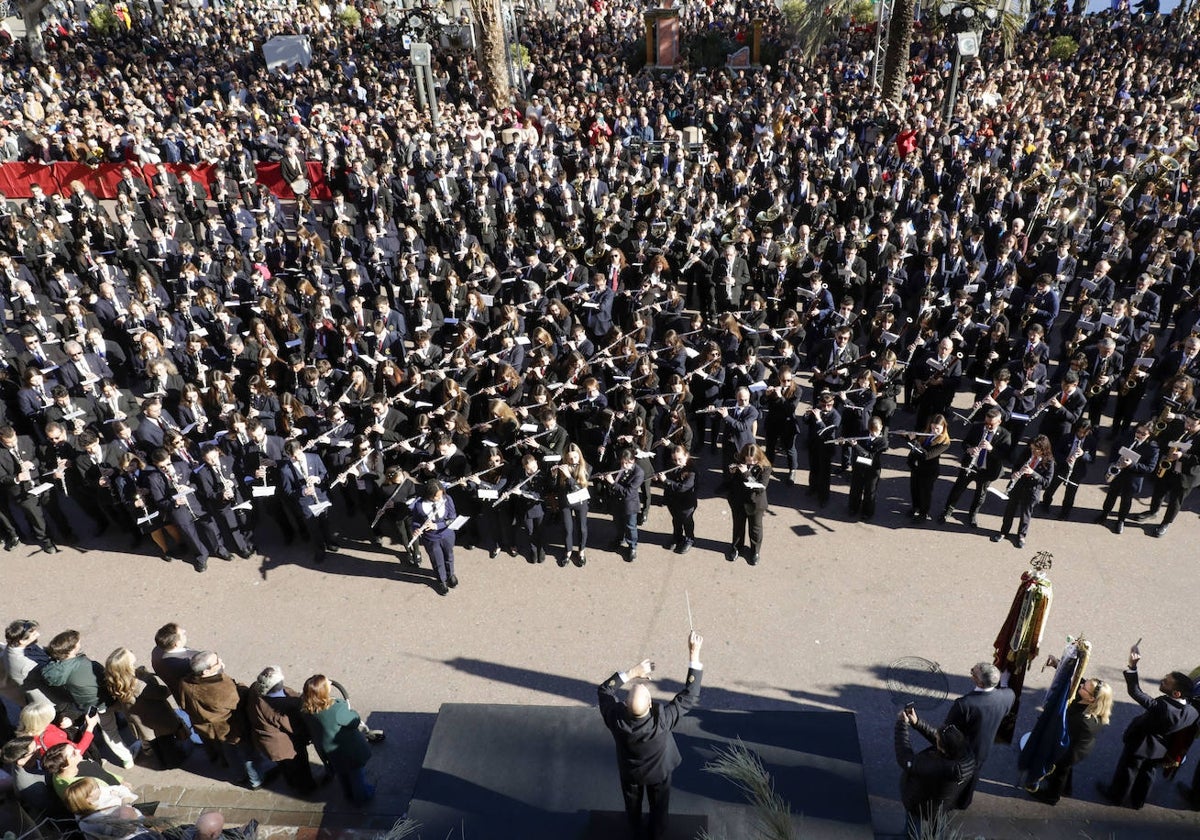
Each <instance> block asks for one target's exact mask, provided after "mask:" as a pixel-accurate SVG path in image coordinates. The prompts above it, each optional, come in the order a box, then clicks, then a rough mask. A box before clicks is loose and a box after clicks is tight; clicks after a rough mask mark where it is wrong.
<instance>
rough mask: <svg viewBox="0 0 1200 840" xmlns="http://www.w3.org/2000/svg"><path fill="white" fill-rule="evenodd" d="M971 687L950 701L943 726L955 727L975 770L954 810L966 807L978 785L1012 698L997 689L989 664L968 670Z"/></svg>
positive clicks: (996, 677) (997, 680)
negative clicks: (965, 740)
mask: <svg viewBox="0 0 1200 840" xmlns="http://www.w3.org/2000/svg"><path fill="white" fill-rule="evenodd" d="M971 680H972V682H974V683H975V688H974V689H972V690H971V692H970V693H969V694H964V695H963V696H962V697H959V698H958V699H957V700H955V701H954V705H952V706H951V707H950V711H949V712H948V713H947V714H946V721H945V723H944V724H942V725H943V727H945V726H954V727H956V728H957V729H958V730H959V731H960V732H962V734H963V735H964V736H966V739H967V743H968V744H969V745H970V748H971V754H972V755H973V756H975V767H974V771H973V772H972V773H971V778H970V781H969V782H968V783H967V785H966V787H964V788H963V789H962V791H961V792H960V793H959V796H958V803H957V805H958V807H959V808H967V807H969V806H970V804H971V799H972V797H974V795H975V786H976V785H978V784H979V772H980V771H981V770H982V769H983V765H984V763H985V762H987V757H988V753H989V752H991V749H992V742H993V741H995V740H996V732H997V730H999V729H1000V723H1001V721H1003V720H1004V716H1005V715H1007V714H1008V711H1009V709H1011V708H1012V705H1013V702H1014V700H1015V697H1014V695H1013V692H1012V689H1011V688H1007V687H1005V688H1001V687H1000V670H999V669H998V668H997V667H996V666H995V665H993V664H992V663H990V662H979V663H977V664H976V665H975V667H974V668H972V669H971Z"/></svg>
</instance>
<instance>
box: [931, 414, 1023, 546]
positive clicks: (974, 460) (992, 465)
mask: <svg viewBox="0 0 1200 840" xmlns="http://www.w3.org/2000/svg"><path fill="white" fill-rule="evenodd" d="M1003 419H1004V414H1003V412H1002V411H1001V410H1000V409H999V408H989V409H988V410H987V413H985V414H984V415H983V422H982V423H980V424H978V425H976V426H973V427H972V428H971V431H969V432H968V433H967V436H966V438H964V439H963V457H962V464H961V466H960V467H959V470H958V477H957V478H956V479H955V480H954V486H953V487H951V488H950V495H949V496H947V497H946V509H945V510H944V511H942V515H941V516H939V517H938V522H945V521H946V520H947V519H949V518H950V517H951V516H953V515H954V514H955V513H956V511H955V510H954V505H955V504H956V503H957V502H958V500H959V498H960V497H961V496H962V494H963V492H964V491H965V490H966V489H967V488H968V487H969V486H971V485H972V484H973V485H975V492H974V494H973V495H972V497H971V506H970V508H968V510H967V524H968V525H969V526H971V527H972V528H978V527H979V520H978V518H977V517H978V514H979V508H980V507H982V506H983V498H984V494H985V493H986V492H987V489H988V486H989V485H990V484H991V483H992V482H993V481H995V480H996V479H997V478H999V477H1000V472H1001V470H1002V469H1004V465H1005V463H1007V462H1008V456H1009V451H1010V450H1011V449H1012V435H1010V434H1009V433H1008V430H1007V429H1005V428H1004V427H1003V426H1002V425H1001V422H1002V421H1003Z"/></svg>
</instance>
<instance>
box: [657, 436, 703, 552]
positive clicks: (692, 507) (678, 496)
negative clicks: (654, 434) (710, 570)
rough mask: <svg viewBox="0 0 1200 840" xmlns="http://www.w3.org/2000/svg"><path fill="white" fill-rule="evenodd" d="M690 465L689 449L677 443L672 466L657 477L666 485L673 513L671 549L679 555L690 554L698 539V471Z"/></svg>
mask: <svg viewBox="0 0 1200 840" xmlns="http://www.w3.org/2000/svg"><path fill="white" fill-rule="evenodd" d="M690 462H691V457H690V456H689V455H688V451H687V447H686V446H683V445H680V444H676V445H675V446H673V447H672V448H671V466H670V467H668V468H667V469H665V470H663V471H662V472H660V473H657V474H656V475H655V476H654V480H655V481H659V482H661V483H662V485H663V503H664V504H665V505H666V506H667V510H668V511H670V513H671V550H672V551H674V552H675V553H676V554H687V553H688V552H689V551H691V550H692V544H693V543H694V542H695V539H696V522H695V515H696V470H695V469H694V468H693V467H692V466H691V463H690Z"/></svg>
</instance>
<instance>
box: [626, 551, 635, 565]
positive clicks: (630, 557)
mask: <svg viewBox="0 0 1200 840" xmlns="http://www.w3.org/2000/svg"><path fill="white" fill-rule="evenodd" d="M636 559H637V549H636V548H631V549H629V553H628V554H626V555H625V562H626V563H632V562H633V561H634V560H636Z"/></svg>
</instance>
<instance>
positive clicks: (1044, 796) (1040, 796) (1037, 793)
mask: <svg viewBox="0 0 1200 840" xmlns="http://www.w3.org/2000/svg"><path fill="white" fill-rule="evenodd" d="M1029 795H1030V796H1032V797H1033V798H1034V799H1036V800H1037V801H1038V802H1044V803H1046V804H1047V805H1057V804H1058V797H1057V796H1051V795H1050V794H1049V793H1047V792H1046V791H1044V790H1041V789H1040V788H1039V789H1038V790H1032V791H1030V792H1029Z"/></svg>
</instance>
